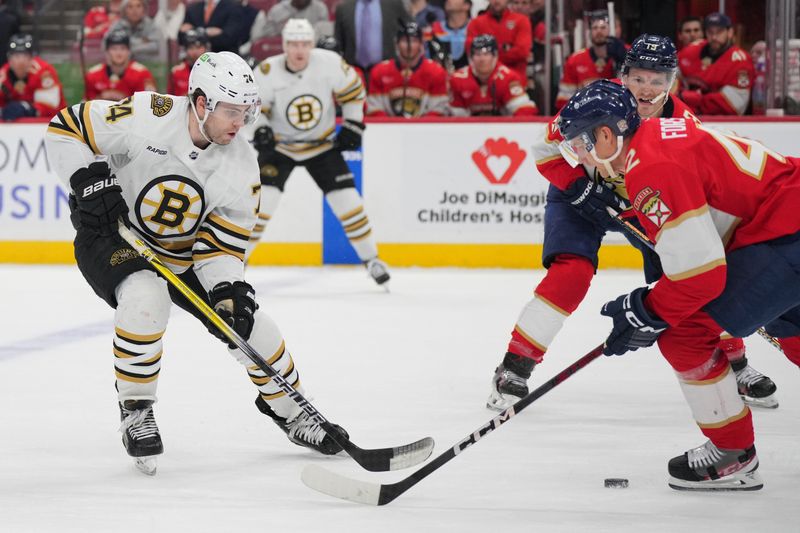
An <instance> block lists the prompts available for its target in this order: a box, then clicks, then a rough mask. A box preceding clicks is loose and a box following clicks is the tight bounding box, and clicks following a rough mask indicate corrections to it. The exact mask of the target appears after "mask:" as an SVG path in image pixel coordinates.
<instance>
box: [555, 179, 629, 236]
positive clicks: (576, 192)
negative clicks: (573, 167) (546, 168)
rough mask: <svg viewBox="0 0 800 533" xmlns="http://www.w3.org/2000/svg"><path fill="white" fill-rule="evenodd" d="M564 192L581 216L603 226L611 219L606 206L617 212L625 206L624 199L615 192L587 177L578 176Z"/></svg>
mask: <svg viewBox="0 0 800 533" xmlns="http://www.w3.org/2000/svg"><path fill="white" fill-rule="evenodd" d="M564 194H565V195H566V197H567V198H568V199H569V203H570V204H572V207H574V208H575V209H577V210H578V213H580V214H581V216H583V217H584V218H585V219H587V220H588V221H589V222H594V223H595V224H600V225H601V226H603V227H605V226H607V225H608V223H609V221H610V220H611V215H609V214H608V211H607V210H606V207H611V208H613V209H614V210H615V211H617V212H618V213H621V212H622V211H624V210H625V207H626V206H625V200H623V199H622V198H621V197H619V196H617V193H615V192H614V191H612V190H611V189H609V188H608V187H607V186H606V185H604V184H602V183H596V182H594V181H592V180H590V179H589V178H578V179H577V180H575V181H574V182H573V183H572V185H570V186H569V187H568V188H567V189H566V190H565V191H564Z"/></svg>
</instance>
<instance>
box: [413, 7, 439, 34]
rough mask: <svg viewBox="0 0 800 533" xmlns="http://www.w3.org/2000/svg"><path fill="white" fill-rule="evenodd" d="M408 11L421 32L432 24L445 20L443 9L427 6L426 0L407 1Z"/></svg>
mask: <svg viewBox="0 0 800 533" xmlns="http://www.w3.org/2000/svg"><path fill="white" fill-rule="evenodd" d="M408 11H409V13H410V14H411V18H412V19H413V20H414V22H416V23H417V25H418V26H419V27H420V28H422V30H423V32H424V31H425V30H426V29H427V28H429V27H430V26H431V24H433V23H434V22H444V19H445V13H444V9H442V8H441V7H439V6H435V5H431V4H429V3H428V0H409V2H408Z"/></svg>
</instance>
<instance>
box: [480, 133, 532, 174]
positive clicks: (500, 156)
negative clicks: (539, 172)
mask: <svg viewBox="0 0 800 533" xmlns="http://www.w3.org/2000/svg"><path fill="white" fill-rule="evenodd" d="M525 157H526V154H525V150H523V149H521V148H520V147H519V145H518V144H517V143H515V142H513V141H512V142H509V141H508V140H507V139H505V138H504V137H500V138H499V139H487V140H486V142H485V143H483V146H481V147H480V148H479V149H477V150H475V151H474V152H472V161H473V162H474V163H475V166H477V167H478V170H480V171H481V174H483V175H484V176H485V177H486V179H487V180H488V181H489V183H491V184H493V185H505V184H506V183H508V182H509V181H511V178H513V177H514V174H516V172H517V170H519V167H520V165H522V162H523V161H525Z"/></svg>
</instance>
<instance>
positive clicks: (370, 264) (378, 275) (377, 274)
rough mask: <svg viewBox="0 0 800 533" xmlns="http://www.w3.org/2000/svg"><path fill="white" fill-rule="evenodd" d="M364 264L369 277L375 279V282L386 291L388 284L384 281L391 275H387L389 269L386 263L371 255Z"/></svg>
mask: <svg viewBox="0 0 800 533" xmlns="http://www.w3.org/2000/svg"><path fill="white" fill-rule="evenodd" d="M364 266H365V267H366V269H367V272H368V273H369V275H370V277H371V278H372V279H374V280H375V283H377V284H378V285H380V286H382V287H383V288H384V289H386V290H387V291H388V290H389V286H388V285H386V282H388V281H389V279H390V278H391V276H390V275H389V269H388V267H387V266H386V263H384V262H383V261H381V260H380V259H378V258H377V257H373V258H372V259H370V260H369V261H366V262H365V263H364Z"/></svg>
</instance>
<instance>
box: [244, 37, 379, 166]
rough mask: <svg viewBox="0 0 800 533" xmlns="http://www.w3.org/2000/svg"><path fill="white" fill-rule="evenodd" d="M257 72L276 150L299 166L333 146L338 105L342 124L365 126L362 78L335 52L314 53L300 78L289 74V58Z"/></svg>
mask: <svg viewBox="0 0 800 533" xmlns="http://www.w3.org/2000/svg"><path fill="white" fill-rule="evenodd" d="M253 72H254V74H255V80H256V83H257V84H258V87H259V96H260V97H261V106H262V108H261V110H262V111H263V113H264V115H265V116H266V118H267V121H268V122H269V125H270V126H271V127H272V130H273V132H274V133H275V140H276V141H277V143H278V147H277V150H278V152H280V153H282V154H284V155H287V156H289V157H291V158H292V159H294V160H295V161H304V160H306V159H309V158H311V157H314V156H315V155H318V154H320V153H322V152H324V151H325V150H329V149H330V148H331V147H332V146H333V137H334V131H335V129H336V104H337V103H338V104H339V105H341V106H342V117H343V118H345V119H350V120H355V121H358V122H362V121H363V120H364V98H365V91H364V85H363V84H362V83H361V77H360V76H359V75H358V73H356V71H355V69H353V68H352V67H351V66H350V65H348V64H347V63H346V62H345V61H344V60H343V59H342V58H341V57H340V56H339V54H337V53H336V52H331V51H330V50H322V49H320V48H314V49H312V50H311V57H310V58H309V61H308V66H306V68H305V69H303V70H302V71H300V72H290V71H289V70H288V69H287V68H286V56H285V54H281V55H277V56H273V57H270V58H267V59H265V60H264V61H262V62H261V64H260V65H258V66H257V67H256V68H255V69H254V70H253Z"/></svg>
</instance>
